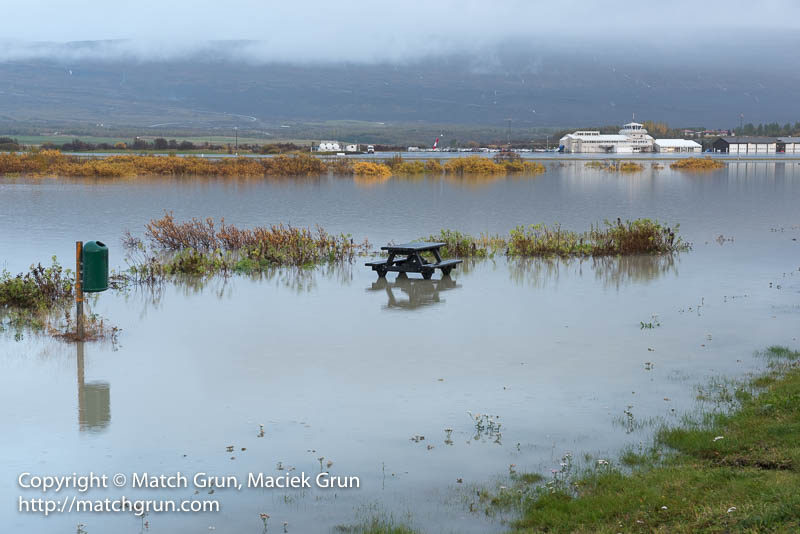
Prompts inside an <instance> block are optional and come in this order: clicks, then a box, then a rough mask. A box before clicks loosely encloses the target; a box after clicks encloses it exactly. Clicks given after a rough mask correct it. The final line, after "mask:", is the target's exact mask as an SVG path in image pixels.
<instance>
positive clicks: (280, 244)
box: [124, 213, 369, 282]
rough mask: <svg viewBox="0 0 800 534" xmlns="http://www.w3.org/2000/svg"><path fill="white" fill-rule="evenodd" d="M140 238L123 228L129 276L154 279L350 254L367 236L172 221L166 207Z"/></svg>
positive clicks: (360, 247)
mask: <svg viewBox="0 0 800 534" xmlns="http://www.w3.org/2000/svg"><path fill="white" fill-rule="evenodd" d="M145 238H146V239H147V240H148V242H149V243H150V249H148V248H147V247H146V246H145V245H144V243H143V242H142V241H141V240H139V239H137V238H134V237H131V236H130V234H128V235H127V236H126V238H125V240H124V243H125V245H126V248H128V250H129V253H130V255H131V257H132V258H133V264H132V266H131V268H130V274H131V276H132V278H133V280H134V281H139V282H142V281H155V280H158V279H160V278H162V277H164V276H167V275H175V274H185V275H193V276H194V275H206V274H214V273H219V272H223V273H225V272H259V271H263V270H266V269H268V268H271V267H275V266H279V265H294V266H309V265H314V264H319V263H324V262H335V261H345V260H352V259H353V258H354V257H355V256H356V255H358V254H360V253H362V252H366V250H367V249H368V248H369V243H368V242H366V241H365V242H363V243H355V242H354V241H353V239H352V238H351V237H350V236H349V235H345V234H339V235H333V234H329V233H328V232H326V231H325V230H324V229H323V228H321V227H319V226H318V227H316V229H315V230H311V229H309V228H298V227H293V226H286V225H283V224H278V225H272V226H257V227H254V228H245V229H242V228H238V227H236V226H234V225H230V224H226V223H225V220H224V219H222V220H221V221H220V224H219V226H218V225H217V224H216V222H215V221H214V219H212V218H207V219H205V220H199V219H191V220H189V221H184V222H177V221H175V218H174V216H173V215H172V214H171V213H166V214H164V216H163V217H162V218H160V219H154V220H152V221H150V222H149V223H148V224H147V225H146V226H145Z"/></svg>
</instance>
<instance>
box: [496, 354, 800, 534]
mask: <svg viewBox="0 0 800 534" xmlns="http://www.w3.org/2000/svg"><path fill="white" fill-rule="evenodd" d="M763 354H764V356H765V357H766V358H767V359H768V361H769V370H768V371H767V372H766V373H765V374H764V377H769V380H767V381H765V380H762V378H763V377H758V378H756V379H754V380H752V381H750V382H748V383H744V384H740V385H739V387H738V390H737V393H736V394H734V395H733V398H734V399H735V405H736V406H737V407H736V409H734V410H733V411H732V412H730V413H718V412H709V413H706V414H704V417H702V418H701V420H700V421H699V422H695V423H687V424H684V425H682V426H676V427H666V428H663V429H661V430H660V431H659V432H658V433H657V436H656V438H655V442H654V446H653V448H652V449H651V450H649V451H646V452H644V453H636V452H633V451H630V450H628V451H625V452H624V453H623V455H622V457H621V459H620V461H621V463H622V464H623V465H625V466H628V467H629V468H630V471H627V470H623V469H620V468H618V467H616V466H615V465H613V464H611V463H609V462H607V461H598V462H597V465H596V466H594V467H592V468H590V469H588V470H586V471H585V472H583V473H582V474H580V475H578V476H576V477H573V478H572V479H570V480H569V481H568V482H567V483H566V484H563V483H562V484H553V483H547V484H543V485H542V484H528V483H525V482H524V481H519V480H518V481H517V482H516V484H515V486H514V487H513V488H510V489H509V490H507V491H508V492H510V493H514V494H516V495H518V496H519V497H518V498H517V499H515V500H512V501H510V502H511V503H513V504H514V506H516V507H517V509H518V511H519V518H518V519H517V520H516V521H515V522H514V523H513V525H512V531H513V532H516V533H522V532H526V533H528V532H531V533H532V532H571V533H572V532H578V533H589V532H592V533H594V532H600V533H605V532H608V533H616V532H665V533H666V532H670V533H672V532H678V533H694V532H752V533H756V532H759V533H760V532H787V533H788V532H798V531H800V491H798V488H800V364H799V362H798V359H800V352H797V351H792V350H790V349H788V348H786V347H770V348H769V349H768V350H767V351H766V352H765V353H763ZM504 502H506V503H508V502H509V500H508V499H505V501H504V500H503V499H498V500H497V501H496V503H497V505H498V506H499V505H502V504H503V503H504Z"/></svg>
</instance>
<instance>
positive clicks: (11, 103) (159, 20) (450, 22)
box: [0, 0, 800, 128]
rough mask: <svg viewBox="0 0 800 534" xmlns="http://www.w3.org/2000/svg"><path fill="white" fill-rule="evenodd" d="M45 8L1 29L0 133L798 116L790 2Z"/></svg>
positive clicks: (694, 121)
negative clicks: (89, 125)
mask: <svg viewBox="0 0 800 534" xmlns="http://www.w3.org/2000/svg"><path fill="white" fill-rule="evenodd" d="M50 4H51V2H46V1H42V0H39V1H36V2H31V3H28V4H26V5H25V6H24V7H21V8H20V10H19V13H18V14H17V13H15V17H4V18H3V19H2V20H0V34H2V36H3V37H2V41H0V121H4V122H15V121H16V122H30V121H48V120H58V121H96V122H102V123H104V124H105V123H109V124H124V125H138V126H153V125H160V124H171V125H173V126H176V127H184V126H185V127H206V126H209V125H214V124H215V123H219V122H220V121H224V122H225V123H226V124H227V123H230V122H231V121H233V122H236V121H242V123H243V124H247V125H249V126H250V127H253V128H260V127H263V128H270V127H272V126H274V124H275V123H276V122H280V121H282V120H308V121H314V120H359V121H380V122H392V121H394V122H414V121H423V122H440V123H459V124H487V125H500V124H504V123H505V121H507V119H511V120H512V122H513V124H514V126H515V127H523V128H527V127H535V126H573V125H574V126H581V125H591V124H604V123H606V124H607V123H621V122H624V121H625V120H627V119H629V118H630V117H631V115H632V114H633V113H635V114H636V117H637V118H641V119H653V120H659V121H666V122H669V123H670V124H673V125H687V126H688V125H704V126H707V127H731V126H733V125H735V124H737V123H738V120H739V114H740V113H742V114H744V116H745V119H744V120H745V122H772V121H778V122H781V123H783V122H787V121H793V122H794V121H796V120H800V99H798V97H797V94H798V93H797V89H796V88H797V87H798V86H799V84H800V55H798V54H797V50H798V49H800V47H799V46H798V45H800V37H798V35H800V22H799V21H800V7H799V6H800V4H798V3H797V2H791V1H773V2H761V3H753V2H738V1H734V2H729V3H728V4H726V9H719V6H712V5H706V4H700V3H697V2H685V1H678V2H672V3H670V5H669V9H662V7H663V6H660V7H659V6H656V5H651V4H648V5H636V6H629V5H627V3H625V2H605V3H602V5H601V4H599V3H589V2H576V1H565V2H560V3H558V4H552V3H548V4H542V3H534V2H516V1H508V2H498V3H496V5H495V4H493V5H492V6H491V7H487V6H489V4H486V3H484V2H474V1H467V2H450V1H443V2H436V3H434V4H431V5H427V4H424V3H422V2H406V3H403V4H402V5H393V6H383V5H381V6H380V7H377V6H375V5H373V4H368V3H365V2H336V3H322V2H307V3H304V4H303V5H302V6H297V5H287V4H275V5H270V4H266V5H265V3H264V2H256V1H250V0H232V1H230V2H226V3H225V4H224V5H217V6H215V8H214V9H209V8H204V7H203V6H197V5H196V4H189V3H186V2H172V3H163V2H159V3H156V2H151V1H149V0H143V1H141V2H138V3H136V4H135V5H134V4H130V5H128V4H125V5H119V6H117V5H115V6H114V7H113V16H109V7H108V5H107V4H101V3H100V2H96V1H95V0H83V1H81V2H77V3H76V4H75V5H73V6H71V9H70V10H59V11H58V15H57V16H56V15H55V14H54V12H53V6H52V5H50ZM17 15H18V16H17ZM34 21H35V22H34ZM67 41H68V42H67ZM237 116H240V117H237ZM156 127H157V126H156Z"/></svg>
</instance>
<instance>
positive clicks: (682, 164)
mask: <svg viewBox="0 0 800 534" xmlns="http://www.w3.org/2000/svg"><path fill="white" fill-rule="evenodd" d="M723 167H725V163H724V162H722V161H719V160H717V159H711V158H708V157H706V158H686V159H680V160H678V161H675V162H672V163H670V164H669V168H670V169H673V170H676V171H713V170H717V169H722V168H723Z"/></svg>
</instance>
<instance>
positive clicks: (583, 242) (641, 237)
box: [423, 219, 691, 258]
mask: <svg viewBox="0 0 800 534" xmlns="http://www.w3.org/2000/svg"><path fill="white" fill-rule="evenodd" d="M679 230H680V225H675V227H674V228H672V227H669V226H665V225H663V224H661V223H659V222H657V221H653V220H650V219H636V220H634V221H625V222H622V220H620V219H617V220H616V222H609V221H605V222H604V223H603V225H597V226H592V227H591V229H590V230H589V231H588V232H574V231H571V230H565V229H563V228H561V226H560V225H554V226H546V225H543V224H534V225H530V226H527V227H525V226H518V227H516V228H515V229H514V230H512V231H511V233H510V235H509V237H508V238H504V237H502V236H499V235H494V236H492V235H488V234H481V235H480V236H478V237H474V236H471V235H468V234H464V233H462V232H458V231H456V230H441V231H440V232H439V234H438V235H431V236H428V237H427V238H423V240H425V241H441V242H443V243H445V246H444V247H442V250H441V252H442V254H443V255H444V256H447V257H462V258H466V257H478V258H482V257H493V256H494V255H495V254H497V253H500V252H502V253H504V254H506V255H507V256H510V257H518V258H526V257H589V256H595V257H599V256H626V255H633V254H672V253H675V252H684V251H686V250H689V249H690V248H691V245H690V244H689V243H686V242H685V241H683V239H682V238H681V237H680V236H679V235H678V231H679Z"/></svg>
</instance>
